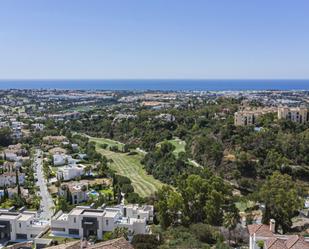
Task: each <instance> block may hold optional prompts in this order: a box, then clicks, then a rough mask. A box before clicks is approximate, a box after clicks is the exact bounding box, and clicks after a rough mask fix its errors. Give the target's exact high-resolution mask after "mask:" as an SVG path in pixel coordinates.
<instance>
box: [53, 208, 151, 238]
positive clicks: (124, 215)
mask: <svg viewBox="0 0 309 249" xmlns="http://www.w3.org/2000/svg"><path fill="white" fill-rule="evenodd" d="M152 219H153V206H142V207H139V206H138V205H128V206H125V205H118V206H115V207H102V208H99V209H92V208H91V207H86V206H79V207H76V208H74V209H73V210H72V211H71V212H70V213H63V212H62V211H59V212H58V213H57V214H56V215H55V216H54V217H53V218H52V220H51V231H52V234H53V235H55V236H63V237H76V238H87V237H89V236H96V237H97V239H102V237H103V234H104V232H110V231H113V230H114V229H115V228H116V227H125V228H128V230H129V232H130V233H131V234H148V233H149V227H148V226H147V223H148V222H151V221H152Z"/></svg>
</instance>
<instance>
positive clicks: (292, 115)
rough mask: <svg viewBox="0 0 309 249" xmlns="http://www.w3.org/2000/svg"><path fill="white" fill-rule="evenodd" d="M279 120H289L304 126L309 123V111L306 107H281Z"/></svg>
mask: <svg viewBox="0 0 309 249" xmlns="http://www.w3.org/2000/svg"><path fill="white" fill-rule="evenodd" d="M278 119H287V120H291V121H293V122H296V123H300V124H303V123H306V122H308V121H309V113H308V109H307V108H306V107H287V106H285V107H279V108H278Z"/></svg>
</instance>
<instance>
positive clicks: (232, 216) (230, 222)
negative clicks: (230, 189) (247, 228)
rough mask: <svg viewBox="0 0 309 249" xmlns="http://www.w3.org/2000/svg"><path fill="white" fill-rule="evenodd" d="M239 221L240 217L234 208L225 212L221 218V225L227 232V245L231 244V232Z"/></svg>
mask: <svg viewBox="0 0 309 249" xmlns="http://www.w3.org/2000/svg"><path fill="white" fill-rule="evenodd" d="M239 221H240V216H239V213H238V210H237V208H236V207H234V208H232V209H231V210H230V211H228V212H226V213H225V214H224V217H223V225H224V227H225V228H227V229H228V230H229V245H230V242H231V231H232V230H234V229H235V228H236V226H237V224H238V223H239Z"/></svg>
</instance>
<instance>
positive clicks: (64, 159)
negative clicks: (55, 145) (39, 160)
mask: <svg viewBox="0 0 309 249" xmlns="http://www.w3.org/2000/svg"><path fill="white" fill-rule="evenodd" d="M75 163H76V160H75V159H73V158H72V157H71V156H68V155H64V154H55V155H53V164H54V166H62V165H65V164H75Z"/></svg>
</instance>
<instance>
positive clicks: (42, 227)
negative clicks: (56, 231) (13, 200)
mask: <svg viewBox="0 0 309 249" xmlns="http://www.w3.org/2000/svg"><path fill="white" fill-rule="evenodd" d="M36 217H37V212H34V211H27V210H22V209H21V210H19V211H14V210H13V209H0V240H1V241H4V242H5V241H6V242H8V241H12V242H13V241H23V240H33V239H34V238H35V237H37V236H38V235H39V234H40V233H42V232H43V231H46V230H47V229H48V227H49V225H48V223H47V222H42V221H39V220H38V219H37V218H36Z"/></svg>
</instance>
